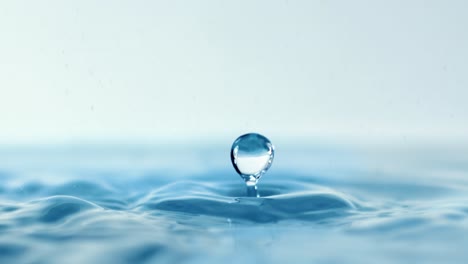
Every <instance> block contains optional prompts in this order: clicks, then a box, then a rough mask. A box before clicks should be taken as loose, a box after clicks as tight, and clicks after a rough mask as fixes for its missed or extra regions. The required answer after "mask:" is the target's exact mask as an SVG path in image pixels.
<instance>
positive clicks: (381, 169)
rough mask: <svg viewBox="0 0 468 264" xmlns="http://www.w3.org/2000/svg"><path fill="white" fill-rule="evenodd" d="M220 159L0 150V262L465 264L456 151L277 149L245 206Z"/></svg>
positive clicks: (202, 152) (137, 152) (221, 151)
mask: <svg viewBox="0 0 468 264" xmlns="http://www.w3.org/2000/svg"><path fill="white" fill-rule="evenodd" d="M229 147H230V146H228V148H226V146H217V145H213V146H209V147H201V146H197V145H190V146H184V147H182V146H181V147H173V146H170V147H169V146H167V145H166V146H157V145H155V146H143V145H62V146H22V147H18V146H7V147H3V148H1V149H0V180H1V185H0V212H1V213H0V231H1V232H0V234H1V235H0V262H1V263H464V262H465V261H466V258H467V257H468V254H467V253H465V249H466V248H468V192H467V191H468V190H467V189H468V188H467V187H468V175H467V174H468V162H467V160H468V151H465V149H466V148H464V147H462V146H456V145H454V146H447V145H435V144H434V145H419V146H410V147H409V146H396V147H395V146H394V147H389V146H383V147H382V146H379V147H375V146H374V147H372V146H367V147H357V146H328V145H310V146H301V147H294V146H288V147H284V146H282V147H278V146H277V152H276V157H275V162H274V164H273V166H272V168H271V169H270V171H269V172H268V173H267V174H266V175H265V176H264V177H263V178H262V180H261V181H260V182H259V184H258V189H259V193H260V197H259V198H255V197H246V190H245V184H244V182H243V180H242V179H241V178H240V177H239V176H238V175H237V173H236V172H235V171H234V170H233V168H232V166H231V164H230V160H229Z"/></svg>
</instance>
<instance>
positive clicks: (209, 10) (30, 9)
mask: <svg viewBox="0 0 468 264" xmlns="http://www.w3.org/2000/svg"><path fill="white" fill-rule="evenodd" d="M467 8H468V4H466V1H370V0H369V1H291V0H290V1H63V0H57V1H2V2H1V3H0V142H3V143H12V142H62V141H66V142H68V141H83V140H85V141H86V140H92V141H94V140H95V141H100V140H110V141H113V140H129V141H132V140H136V141H142V140H150V141H166V140H172V141H177V140H179V139H183V140H195V139H200V138H204V139H209V138H216V139H220V138H224V137H226V138H230V139H233V138H235V137H236V136H237V135H239V134H240V133H243V132H248V131H259V132H262V133H265V134H267V135H273V136H276V137H285V138H295V139H297V138H305V139H311V140H313V139H314V138H318V137H321V138H340V139H349V138H361V139H371V138H372V139H377V140H383V139H389V138H391V139H396V140H406V139H408V138H409V139H449V140H463V141H467V140H468V74H467V73H468V67H467V66H468V64H467V63H468V49H467V47H468V30H467V29H468V16H467V15H466V10H468V9H467Z"/></svg>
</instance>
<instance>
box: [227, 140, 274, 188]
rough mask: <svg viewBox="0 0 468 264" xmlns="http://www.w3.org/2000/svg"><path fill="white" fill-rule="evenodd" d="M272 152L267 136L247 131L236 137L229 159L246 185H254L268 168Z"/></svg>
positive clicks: (271, 145) (271, 160)
mask: <svg viewBox="0 0 468 264" xmlns="http://www.w3.org/2000/svg"><path fill="white" fill-rule="evenodd" d="M274 154H275V150H274V147H273V144H271V142H270V140H268V138H266V137H264V136H262V135H260V134H257V133H249V134H245V135H242V136H240V137H238V138H237V139H236V140H235V141H234V143H233V144H232V148H231V161H232V165H233V166H234V169H236V171H237V173H239V175H240V176H241V177H242V178H243V179H244V180H245V182H246V184H247V186H248V187H249V186H251V187H255V186H256V184H257V181H258V179H260V177H262V175H263V174H264V173H265V172H266V171H267V170H268V169H269V168H270V166H271V163H272V162H273V157H274ZM255 189H256V188H255Z"/></svg>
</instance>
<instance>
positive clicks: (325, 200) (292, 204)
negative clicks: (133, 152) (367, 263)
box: [137, 182, 356, 222]
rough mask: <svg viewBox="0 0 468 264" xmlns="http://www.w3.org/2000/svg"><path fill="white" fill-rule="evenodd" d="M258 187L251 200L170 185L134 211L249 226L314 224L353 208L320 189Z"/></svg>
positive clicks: (227, 190)
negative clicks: (284, 222)
mask: <svg viewBox="0 0 468 264" xmlns="http://www.w3.org/2000/svg"><path fill="white" fill-rule="evenodd" d="M237 186H238V185H237ZM282 186H288V188H286V187H282ZM262 187H263V188H262V189H261V190H260V193H262V194H263V195H264V196H263V197H259V198H252V197H245V191H243V190H241V189H240V188H238V187H233V186H228V187H224V188H217V187H216V186H214V185H211V184H202V183H195V182H179V183H173V184H170V185H166V186H164V187H162V188H160V189H158V190H156V191H154V192H152V193H151V194H150V195H148V196H147V197H145V198H144V199H143V200H142V201H140V202H139V203H138V204H137V208H138V210H143V211H147V210H148V211H171V212H180V213H185V214H192V215H204V216H212V217H221V218H229V219H237V220H246V221H252V222H277V221H281V220H290V219H300V220H307V221H317V222H318V221H321V220H324V219H327V218H330V217H334V216H338V215H343V214H348V213H350V212H351V210H352V209H355V208H356V202H355V201H352V200H351V199H350V198H347V197H346V196H345V195H343V194H340V193H338V192H334V191H331V190H328V189H324V188H319V187H315V188H312V189H310V186H308V187H306V188H305V187H303V186H302V187H301V188H298V187H296V188H294V184H291V185H288V184H282V185H275V184H270V185H265V186H262ZM242 194H243V195H242Z"/></svg>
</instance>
